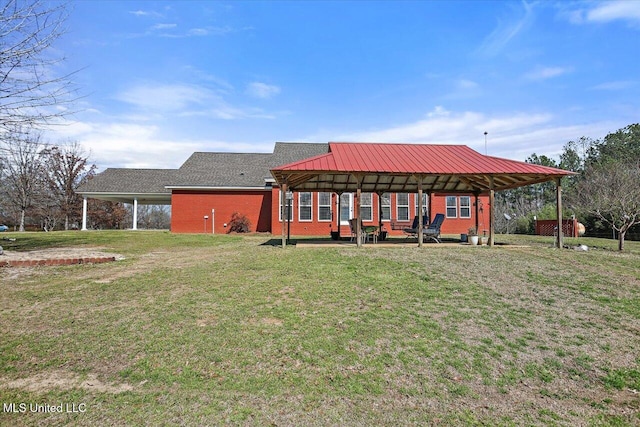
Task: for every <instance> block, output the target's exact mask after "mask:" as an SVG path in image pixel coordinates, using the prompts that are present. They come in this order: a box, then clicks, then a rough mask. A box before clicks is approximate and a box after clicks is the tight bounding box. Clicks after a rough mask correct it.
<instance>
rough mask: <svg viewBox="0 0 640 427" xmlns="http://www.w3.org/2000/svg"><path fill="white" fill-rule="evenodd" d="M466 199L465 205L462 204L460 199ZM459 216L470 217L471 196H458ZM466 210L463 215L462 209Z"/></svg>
mask: <svg viewBox="0 0 640 427" xmlns="http://www.w3.org/2000/svg"><path fill="white" fill-rule="evenodd" d="M463 200H467V205H466V206H465V205H463V204H462V201H463ZM459 202H460V203H459V205H460V218H471V196H460V201H459ZM464 210H467V211H468V213H467V214H466V215H465V214H463V211H464Z"/></svg>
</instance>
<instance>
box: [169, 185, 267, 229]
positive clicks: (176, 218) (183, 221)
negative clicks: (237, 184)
mask: <svg viewBox="0 0 640 427" xmlns="http://www.w3.org/2000/svg"><path fill="white" fill-rule="evenodd" d="M271 205H272V203H271V192H270V191H221V190H220V191H188V190H173V193H172V195H171V231H173V232H174V233H204V232H205V221H204V216H205V215H206V216H208V217H209V218H208V220H207V224H206V232H207V233H211V222H212V218H211V210H212V209H215V221H214V222H215V232H216V233H219V234H222V233H226V232H227V230H228V228H225V227H224V224H225V223H227V224H229V221H230V220H231V215H232V214H233V213H234V212H238V213H241V214H243V215H245V216H246V217H247V218H248V219H249V221H250V222H251V231H252V232H253V231H258V232H269V231H271Z"/></svg>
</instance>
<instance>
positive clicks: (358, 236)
mask: <svg viewBox="0 0 640 427" xmlns="http://www.w3.org/2000/svg"><path fill="white" fill-rule="evenodd" d="M361 196H362V185H361V182H360V179H359V178H358V189H357V190H356V212H357V215H356V218H358V221H356V240H357V241H358V247H361V246H362V214H361V213H360V198H361Z"/></svg>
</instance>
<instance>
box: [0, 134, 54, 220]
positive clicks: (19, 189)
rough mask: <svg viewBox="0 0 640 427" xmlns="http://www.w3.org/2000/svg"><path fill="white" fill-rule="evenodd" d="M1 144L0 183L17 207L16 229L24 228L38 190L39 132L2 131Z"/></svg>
mask: <svg viewBox="0 0 640 427" xmlns="http://www.w3.org/2000/svg"><path fill="white" fill-rule="evenodd" d="M3 142H4V146H3V147H2V156H1V157H0V162H2V172H3V187H2V190H3V191H4V192H5V197H6V199H7V200H8V201H9V203H11V204H12V205H14V206H15V208H16V209H17V210H18V212H19V215H20V218H19V230H20V231H24V224H25V215H26V211H27V209H29V208H30V207H31V206H32V205H33V202H34V199H35V198H36V197H37V196H38V195H39V194H40V193H41V191H40V190H41V189H42V185H43V173H42V172H43V165H42V162H41V158H40V152H41V151H42V149H44V148H45V146H44V144H42V143H41V142H40V135H39V134H28V133H26V132H25V131H22V130H18V131H16V132H14V133H11V134H5V135H4V141H3Z"/></svg>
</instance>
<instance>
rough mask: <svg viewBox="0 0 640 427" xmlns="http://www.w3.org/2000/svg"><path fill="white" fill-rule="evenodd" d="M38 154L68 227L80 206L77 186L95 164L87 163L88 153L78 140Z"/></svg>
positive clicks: (80, 201) (47, 183) (93, 171)
mask: <svg viewBox="0 0 640 427" xmlns="http://www.w3.org/2000/svg"><path fill="white" fill-rule="evenodd" d="M41 156H42V157H43V159H42V160H43V164H44V165H45V167H46V175H45V179H46V186H47V189H48V190H49V194H50V197H51V198H52V199H53V201H54V202H55V203H54V205H55V206H57V207H58V208H59V210H60V213H61V216H62V217H63V219H64V229H65V230H68V229H69V225H70V221H71V220H74V219H77V218H79V217H80V214H81V210H82V199H81V198H80V196H79V195H78V194H77V193H76V190H77V189H78V187H79V186H80V185H81V184H82V183H83V182H84V181H85V180H86V179H87V178H88V177H90V176H93V175H94V174H95V169H96V165H90V164H89V155H88V154H87V153H85V151H84V150H83V148H82V146H81V145H80V144H78V143H77V142H72V143H70V144H68V145H66V146H54V147H51V148H46V149H44V150H43V151H42V152H41Z"/></svg>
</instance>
